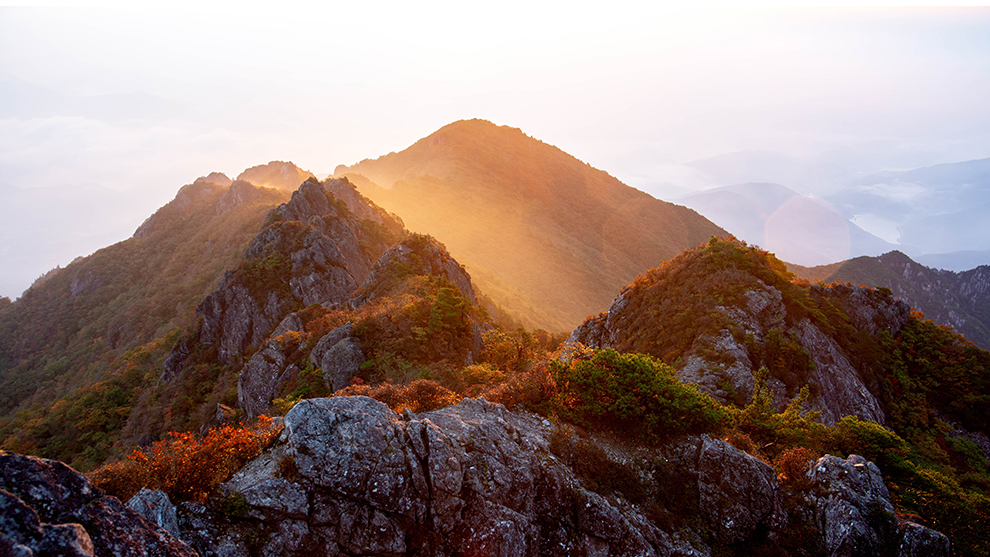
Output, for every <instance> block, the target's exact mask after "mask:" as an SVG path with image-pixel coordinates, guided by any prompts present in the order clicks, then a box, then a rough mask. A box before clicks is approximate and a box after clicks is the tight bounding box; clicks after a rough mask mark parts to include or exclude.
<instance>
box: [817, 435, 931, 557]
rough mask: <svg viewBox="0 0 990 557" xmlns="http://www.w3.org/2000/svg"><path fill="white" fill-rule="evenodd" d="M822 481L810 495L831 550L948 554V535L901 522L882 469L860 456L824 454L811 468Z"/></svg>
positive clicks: (842, 556)
mask: <svg viewBox="0 0 990 557" xmlns="http://www.w3.org/2000/svg"><path fill="white" fill-rule="evenodd" d="M808 477H809V478H810V479H811V481H812V482H814V483H815V484H816V486H817V489H815V490H814V491H813V492H811V493H809V494H808V495H807V498H808V499H809V500H810V501H811V502H812V504H813V505H814V509H815V518H816V520H817V524H818V526H819V528H820V530H821V532H822V534H823V537H824V543H825V549H826V551H827V554H828V555H834V556H837V557H847V556H848V557H852V556H855V555H864V556H865V555H884V554H890V553H894V551H892V550H895V551H896V555H898V556H901V555H949V554H950V551H949V550H950V547H949V539H948V538H947V537H945V535H943V534H941V533H939V532H936V531H934V530H931V529H929V528H926V527H924V526H921V525H919V524H914V523H910V522H905V523H903V524H899V523H898V520H897V517H896V516H895V514H894V506H893V505H892V504H891V503H890V494H889V492H888V491H887V486H886V485H885V484H884V483H883V477H882V476H881V474H880V469H879V468H877V466H876V465H875V464H873V463H872V462H869V461H867V460H866V459H864V458H863V457H861V456H859V455H850V456H849V458H847V459H845V460H843V459H841V458H838V457H835V456H832V455H825V456H824V457H822V458H821V459H819V460H818V462H817V463H815V465H814V466H812V467H811V469H810V470H809V471H808Z"/></svg>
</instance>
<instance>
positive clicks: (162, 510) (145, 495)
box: [127, 488, 179, 538]
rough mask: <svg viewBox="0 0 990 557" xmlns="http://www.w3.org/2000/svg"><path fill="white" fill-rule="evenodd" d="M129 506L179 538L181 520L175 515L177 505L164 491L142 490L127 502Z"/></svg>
mask: <svg viewBox="0 0 990 557" xmlns="http://www.w3.org/2000/svg"><path fill="white" fill-rule="evenodd" d="M127 506H128V507H130V508H131V509H133V510H134V512H136V513H138V514H139V515H141V516H143V517H144V518H146V519H148V520H150V521H151V522H154V523H155V524H157V525H158V526H159V527H161V528H162V529H164V530H166V531H167V532H168V533H170V534H172V535H173V536H175V537H176V538H178V537H179V518H178V516H177V515H176V514H175V505H173V504H172V501H171V500H170V499H169V498H168V494H166V493H165V492H164V491H162V490H160V489H156V490H150V489H146V488H142V489H141V491H138V492H137V493H135V494H134V496H133V497H131V498H130V500H128V501H127Z"/></svg>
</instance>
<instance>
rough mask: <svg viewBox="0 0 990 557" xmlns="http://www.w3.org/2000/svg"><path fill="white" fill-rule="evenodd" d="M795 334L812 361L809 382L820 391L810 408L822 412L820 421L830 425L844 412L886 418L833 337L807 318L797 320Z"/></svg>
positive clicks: (865, 416) (879, 418)
mask: <svg viewBox="0 0 990 557" xmlns="http://www.w3.org/2000/svg"><path fill="white" fill-rule="evenodd" d="M797 335H798V339H799V340H800V341H801V345H802V346H803V347H804V348H805V350H807V351H808V353H809V354H811V360H812V362H814V364H815V369H813V370H812V372H811V375H810V379H809V382H811V383H813V384H816V385H818V386H819V389H818V392H819V395H818V396H816V397H813V398H812V399H811V401H810V402H811V404H810V407H811V408H810V409H811V410H815V411H818V412H821V418H820V421H821V422H822V423H824V424H826V425H833V424H835V423H836V422H838V421H839V420H841V419H842V418H844V417H845V416H856V417H858V418H859V419H861V420H872V421H874V422H877V423H879V424H883V423H885V422H886V416H885V415H884V412H883V408H881V406H880V402H879V401H878V400H877V399H876V397H875V396H874V395H873V393H871V392H870V389H869V388H867V386H866V384H865V383H864V382H863V378H862V377H861V376H860V374H859V372H858V371H857V370H856V368H855V367H854V366H853V365H852V362H850V360H849V357H848V356H847V355H846V353H845V352H844V351H843V350H842V349H841V348H840V347H839V345H838V344H837V343H836V342H835V340H834V339H833V338H832V337H830V336H828V335H826V334H825V333H824V332H823V331H822V330H821V329H819V328H818V327H817V326H815V325H814V324H812V323H811V321H810V320H808V319H805V320H803V321H801V323H799V324H798V326H797Z"/></svg>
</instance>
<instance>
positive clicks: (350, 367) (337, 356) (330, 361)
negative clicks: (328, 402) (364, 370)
mask: <svg viewBox="0 0 990 557" xmlns="http://www.w3.org/2000/svg"><path fill="white" fill-rule="evenodd" d="M353 330H354V326H353V325H352V324H351V323H345V324H344V325H341V326H340V327H337V328H336V329H334V330H332V331H330V332H329V333H327V334H326V335H324V336H323V338H321V339H320V341H319V342H317V343H316V346H314V347H313V351H312V352H310V354H309V359H310V361H311V362H313V365H315V366H317V367H318V368H322V370H323V378H324V380H325V381H326V384H327V387H328V388H329V389H330V390H331V391H338V390H340V389H343V388H344V387H346V386H347V384H348V382H349V381H350V380H351V378H352V377H354V376H355V375H357V373H358V372H359V371H360V369H361V364H362V363H364V360H365V357H364V351H362V349H361V343H360V342H358V340H357V339H356V338H355V337H352V336H351V333H352V332H353Z"/></svg>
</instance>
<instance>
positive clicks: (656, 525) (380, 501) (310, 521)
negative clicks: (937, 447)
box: [179, 397, 948, 557]
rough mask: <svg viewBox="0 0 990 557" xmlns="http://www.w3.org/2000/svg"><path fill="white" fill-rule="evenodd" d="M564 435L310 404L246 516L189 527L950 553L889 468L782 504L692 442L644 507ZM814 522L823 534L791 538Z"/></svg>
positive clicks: (301, 548)
mask: <svg viewBox="0 0 990 557" xmlns="http://www.w3.org/2000/svg"><path fill="white" fill-rule="evenodd" d="M554 431H555V428H554V426H553V425H551V424H550V422H548V421H546V420H544V419H542V418H540V417H539V416H536V415H531V414H517V413H513V412H509V411H508V410H506V409H505V408H504V407H502V406H501V405H493V404H489V403H487V402H485V401H484V400H481V399H479V400H474V399H465V400H463V401H462V402H460V403H459V404H457V405H456V406H452V407H449V408H445V409H443V410H438V411H435V412H424V413H421V414H413V413H411V412H409V411H404V412H403V414H402V415H401V416H400V415H397V414H395V413H394V412H392V411H391V410H389V409H388V407H386V406H385V405H384V404H381V403H379V402H377V401H375V400H372V399H369V398H365V397H334V398H329V399H309V400H304V401H302V402H300V403H299V404H297V405H296V406H295V407H294V408H293V409H292V410H291V411H290V412H289V414H287V415H286V416H285V429H284V430H283V432H282V434H281V436H280V438H279V439H278V441H277V442H276V443H275V444H274V445H273V446H272V447H271V448H269V449H268V450H267V451H265V452H264V453H262V454H261V455H260V456H258V457H257V458H255V459H254V460H252V461H251V462H249V463H248V464H247V465H246V466H245V467H244V468H243V469H242V470H241V471H239V472H238V473H236V474H235V475H234V476H233V477H232V478H231V479H230V480H229V481H228V482H226V483H225V484H224V485H223V486H222V491H223V492H224V493H225V494H226V495H224V497H227V498H234V497H236V498H239V499H242V500H243V502H244V503H245V509H244V510H243V512H241V513H240V514H239V515H238V517H237V518H233V519H231V518H229V517H225V516H222V515H219V514H217V513H216V512H215V511H211V510H210V508H211V507H210V505H206V506H203V505H195V504H184V505H182V506H180V508H179V523H180V531H181V534H182V536H183V539H186V540H188V541H189V542H190V543H191V544H192V545H193V546H194V547H196V549H197V550H198V551H199V552H200V554H201V555H204V556H207V555H225V556H239V555H249V554H255V555H272V556H274V555H289V556H293V555H310V554H314V552H315V553H317V554H321V555H322V554H326V555H383V556H386V555H387V556H393V555H476V554H483V555H496V556H516V555H519V556H523V555H546V556H557V555H664V556H669V555H699V556H701V555H711V554H713V553H716V552H721V553H724V554H747V551H750V549H752V550H753V551H757V552H759V549H760V548H761V547H766V545H765V544H767V543H770V544H773V543H784V544H785V545H786V544H787V543H790V544H791V545H790V546H792V547H793V546H795V544H796V543H801V544H804V545H803V546H801V547H802V548H803V550H806V551H807V552H808V553H809V554H818V553H820V554H824V555H830V556H833V555H834V556H845V555H868V554H898V555H916V554H920V551H923V550H934V552H933V553H931V554H932V555H939V556H942V555H944V556H946V557H947V556H948V552H947V549H948V548H947V546H945V545H940V544H941V543H942V540H944V536H942V535H941V534H939V533H937V532H934V531H932V530H929V529H927V528H924V527H922V526H919V525H914V524H911V525H900V526H899V525H898V523H897V520H896V518H895V517H894V515H893V513H892V507H891V506H890V501H889V495H888V494H887V491H886V488H885V487H884V486H883V482H882V478H881V477H880V475H879V472H878V471H877V469H876V467H875V466H874V465H873V464H872V463H868V462H866V461H865V460H863V459H861V458H860V457H856V456H851V457H850V458H849V459H847V460H842V459H837V458H835V457H824V458H822V459H821V460H819V461H818V463H816V464H815V467H814V468H813V469H812V470H811V471H809V472H808V475H809V478H810V480H811V481H813V482H815V485H816V487H815V488H814V489H811V490H809V491H808V492H806V493H803V494H802V495H800V496H799V497H797V498H794V497H791V498H784V497H782V496H781V489H782V488H781V486H780V485H779V484H778V482H777V477H776V474H775V473H774V471H773V469H772V468H771V467H770V466H769V465H767V464H765V463H764V462H762V461H760V460H758V459H756V458H754V457H752V456H750V455H748V454H746V453H744V452H742V451H740V450H738V449H736V448H735V447H732V446H731V445H729V444H728V443H725V442H724V441H721V440H719V439H715V438H712V437H710V436H707V435H702V436H688V437H684V438H681V439H680V440H678V441H675V442H673V443H671V444H668V445H665V446H660V447H653V448H648V447H641V448H640V449H639V450H640V453H638V454H637V457H636V458H635V459H629V460H630V461H631V462H634V465H635V466H637V467H638V468H637V469H638V470H639V472H638V476H639V481H641V482H643V483H644V485H648V484H650V485H652V484H655V485H665V486H671V487H669V488H668V491H667V492H666V493H667V494H668V495H667V496H666V497H661V498H658V499H655V500H653V501H645V502H644V501H639V502H632V501H630V500H627V499H625V498H624V497H623V496H622V495H621V494H617V493H597V492H595V491H592V490H589V489H588V488H587V487H586V484H585V481H584V480H583V479H582V478H581V477H579V476H577V475H575V473H574V472H573V471H572V470H571V469H570V468H569V467H568V466H566V465H565V464H564V463H563V462H562V461H561V460H558V458H557V457H556V456H555V455H554V454H553V453H551V452H550V446H551V442H550V438H551V434H552V433H553V432H554ZM558 434H559V433H558ZM630 481H636V480H630ZM672 510H676V512H673V511H672ZM684 513H688V514H687V515H686V516H685V514H684ZM665 517H666V518H665ZM802 517H807V518H808V521H809V523H810V524H811V526H810V527H811V529H812V530H811V531H812V532H813V535H811V537H810V538H801V539H800V542H795V539H797V538H794V536H797V535H799V534H798V533H796V532H798V530H796V529H794V528H793V526H794V525H795V521H797V520H799V519H801V518H802ZM800 535H808V534H807V530H802V531H800ZM792 538H793V539H792ZM747 548H750V549H747ZM850 551H852V552H850ZM898 552H899V553H898ZM912 552H913V553H912Z"/></svg>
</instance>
